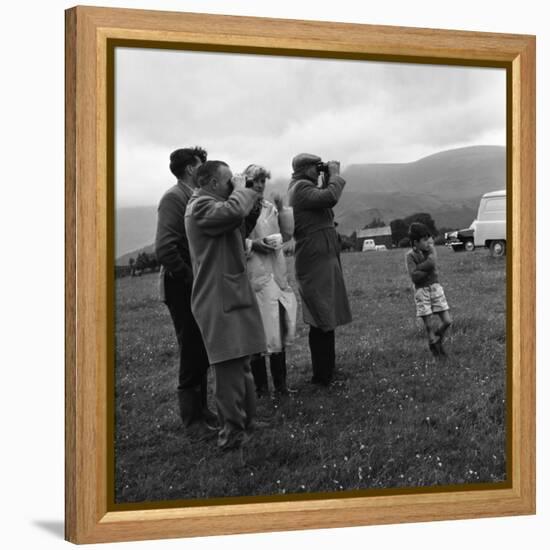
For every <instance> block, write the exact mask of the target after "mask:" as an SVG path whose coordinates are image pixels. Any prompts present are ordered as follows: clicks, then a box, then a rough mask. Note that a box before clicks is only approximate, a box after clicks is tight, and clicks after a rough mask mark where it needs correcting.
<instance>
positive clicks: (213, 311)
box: [185, 189, 266, 364]
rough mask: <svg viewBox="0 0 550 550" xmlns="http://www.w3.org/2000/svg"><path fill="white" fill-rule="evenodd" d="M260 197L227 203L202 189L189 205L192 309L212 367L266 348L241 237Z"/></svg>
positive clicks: (246, 194)
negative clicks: (243, 227)
mask: <svg viewBox="0 0 550 550" xmlns="http://www.w3.org/2000/svg"><path fill="white" fill-rule="evenodd" d="M256 198H257V193H256V192H255V191H253V190H252V189H240V190H237V191H234V192H233V193H232V194H231V195H230V196H229V198H228V199H227V200H224V199H223V198H221V197H219V196H217V195H215V194H213V193H210V192H208V191H206V190H205V189H200V190H197V191H196V192H195V193H194V194H193V196H192V197H191V200H190V201H189V205H188V207H187V214H186V217H185V228H186V231H187V235H188V238H189V249H190V255H191V260H192V262H193V272H194V276H195V278H194V281H193V291H192V294H191V309H192V311H193V315H194V317H195V319H196V321H197V324H198V325H199V328H200V330H201V333H202V337H203V339H204V343H205V346H206V351H207V353H208V359H209V361H210V364H215V363H221V362H223V361H228V360H230V359H237V358H238V357H244V356H247V355H252V354H254V353H260V352H263V351H265V349H266V340H265V334H264V329H263V324H262V318H261V315H260V310H259V308H258V301H257V300H256V296H255V295H254V292H253V291H252V288H251V286H250V282H249V280H248V276H247V273H246V258H245V252H244V246H243V239H242V233H241V227H242V222H243V220H244V218H245V217H246V215H247V214H248V213H249V212H250V210H251V208H252V206H253V204H254V202H255V200H256Z"/></svg>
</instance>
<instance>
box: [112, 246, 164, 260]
mask: <svg viewBox="0 0 550 550" xmlns="http://www.w3.org/2000/svg"><path fill="white" fill-rule="evenodd" d="M154 250H155V245H154V244H149V245H147V246H142V247H141V248H137V249H136V250H132V251H131V252H128V253H127V254H123V255H122V256H119V257H118V258H117V259H116V261H115V265H128V262H129V261H130V258H134V260H135V259H136V258H137V257H138V254H139V253H140V252H147V254H152V253H153V252H154Z"/></svg>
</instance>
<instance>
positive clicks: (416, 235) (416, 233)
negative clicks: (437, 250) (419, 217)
mask: <svg viewBox="0 0 550 550" xmlns="http://www.w3.org/2000/svg"><path fill="white" fill-rule="evenodd" d="M430 236H431V233H430V230H429V229H428V226H427V225H424V224H423V223H420V222H414V223H411V225H410V226H409V235H408V237H409V241H410V242H411V246H413V245H414V243H415V241H419V240H420V239H423V238H424V237H430Z"/></svg>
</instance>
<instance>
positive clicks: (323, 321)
mask: <svg viewBox="0 0 550 550" xmlns="http://www.w3.org/2000/svg"><path fill="white" fill-rule="evenodd" d="M345 184H346V182H345V180H344V179H343V178H341V177H340V176H331V177H330V179H329V181H328V183H327V184H326V186H325V187H323V188H319V187H318V186H317V185H316V183H315V182H313V181H311V180H309V179H306V178H300V177H299V176H296V177H293V179H292V181H291V182H290V185H289V190H288V196H289V204H290V206H292V208H293V211H294V239H295V241H296V248H295V264H294V265H295V270H296V281H297V283H298V290H299V292H300V297H301V298H302V310H303V317H304V322H305V323H307V324H309V325H312V326H314V327H317V328H319V329H321V330H323V331H331V330H334V329H335V328H336V327H337V326H340V325H344V324H346V323H349V322H351V310H350V306H349V302H348V296H347V292H346V285H345V282H344V276H343V273H342V265H341V263H340V244H339V242H338V235H337V233H336V228H335V226H334V213H333V211H332V208H333V207H334V206H336V204H337V202H338V200H339V198H340V196H341V195H342V190H343V189H344V185H345Z"/></svg>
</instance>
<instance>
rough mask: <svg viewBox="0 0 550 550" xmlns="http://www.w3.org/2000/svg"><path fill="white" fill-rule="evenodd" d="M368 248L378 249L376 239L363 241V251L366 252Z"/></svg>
mask: <svg viewBox="0 0 550 550" xmlns="http://www.w3.org/2000/svg"><path fill="white" fill-rule="evenodd" d="M367 250H376V245H375V244H374V239H365V240H364V241H363V248H362V251H363V252H366V251H367Z"/></svg>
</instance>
